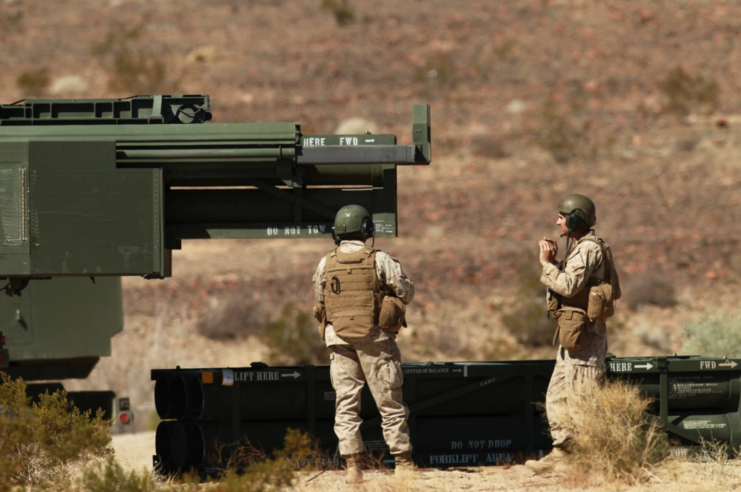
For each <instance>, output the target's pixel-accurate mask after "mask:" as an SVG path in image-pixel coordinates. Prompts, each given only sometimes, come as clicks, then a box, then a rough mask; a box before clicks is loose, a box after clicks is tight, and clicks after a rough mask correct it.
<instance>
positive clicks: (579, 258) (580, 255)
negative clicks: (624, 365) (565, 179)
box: [540, 230, 607, 447]
mask: <svg viewBox="0 0 741 492" xmlns="http://www.w3.org/2000/svg"><path fill="white" fill-rule="evenodd" d="M586 236H591V237H596V236H595V235H594V231H591V230H590V231H589V232H588V233H587V234H586ZM567 257H568V259H567V261H566V266H565V268H564V271H563V272H561V271H559V269H558V267H556V266H555V265H552V264H546V265H545V266H544V267H543V273H542V275H541V277H540V281H541V282H542V283H543V284H545V285H546V286H548V288H549V289H550V290H551V291H553V292H556V293H558V294H561V295H562V296H565V297H573V296H574V295H576V294H577V293H578V292H579V291H580V290H581V289H583V288H585V286H586V284H587V281H588V280H589V279H590V278H593V277H594V278H598V279H603V278H604V277H605V266H604V261H603V257H602V250H601V249H600V247H599V245H598V244H596V243H594V242H593V241H581V242H577V244H576V246H575V247H574V248H573V249H572V251H571V252H570V253H569V254H568V255H567ZM586 331H587V333H586V337H587V339H586V341H585V346H584V349H583V350H581V351H580V352H574V353H571V352H569V351H568V350H566V349H564V348H563V347H561V346H560V345H559V347H558V354H557V355H556V367H555V369H554V370H553V376H551V382H550V384H549V385H548V392H547V393H546V398H545V405H546V413H547V414H548V423H549V424H550V427H551V436H552V437H553V445H554V446H556V447H560V446H563V445H564V443H566V442H568V441H569V439H570V437H571V436H570V435H569V431H568V427H569V425H568V422H564V421H563V419H564V418H565V417H564V416H567V415H568V414H569V412H568V409H569V395H570V394H571V393H572V391H573V390H574V388H576V386H577V385H585V384H597V383H598V382H599V381H600V380H601V379H602V378H603V376H604V367H605V355H606V354H607V326H606V324H605V320H604V319H598V320H594V321H590V320H587V330H586ZM566 418H567V417H566Z"/></svg>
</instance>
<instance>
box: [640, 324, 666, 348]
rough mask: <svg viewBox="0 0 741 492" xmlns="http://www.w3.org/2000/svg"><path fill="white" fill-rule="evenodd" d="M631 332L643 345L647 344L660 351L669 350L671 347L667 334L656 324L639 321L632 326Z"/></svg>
mask: <svg viewBox="0 0 741 492" xmlns="http://www.w3.org/2000/svg"><path fill="white" fill-rule="evenodd" d="M633 334H634V335H635V336H636V337H638V339H639V340H640V341H641V343H643V344H644V345H648V346H649V347H652V348H655V349H656V350H659V351H661V352H669V350H670V349H671V345H670V343H669V335H668V334H667V332H665V331H664V330H662V329H661V328H659V327H658V326H653V325H650V324H645V323H640V324H638V325H636V326H635V327H633Z"/></svg>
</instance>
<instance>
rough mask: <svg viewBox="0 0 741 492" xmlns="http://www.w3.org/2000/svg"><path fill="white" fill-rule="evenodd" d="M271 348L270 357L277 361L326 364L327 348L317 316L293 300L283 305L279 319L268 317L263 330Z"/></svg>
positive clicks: (271, 360)
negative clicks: (298, 305) (298, 306)
mask: <svg viewBox="0 0 741 492" xmlns="http://www.w3.org/2000/svg"><path fill="white" fill-rule="evenodd" d="M263 340H264V342H265V345H266V346H267V347H269V348H270V352H269V353H268V361H269V362H270V363H271V364H275V365H292V364H327V363H328V362H329V356H328V351H327V349H326V347H325V346H324V343H323V342H322V339H321V337H320V336H319V334H318V333H317V330H316V322H315V320H314V317H313V316H312V315H310V314H309V313H307V312H306V311H299V310H297V309H295V308H294V307H293V305H292V304H286V305H285V306H283V311H282V312H281V314H280V316H279V317H278V318H276V319H273V318H271V317H268V320H267V322H266V323H265V331H264V333H263Z"/></svg>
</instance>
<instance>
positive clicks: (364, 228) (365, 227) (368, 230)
mask: <svg viewBox="0 0 741 492" xmlns="http://www.w3.org/2000/svg"><path fill="white" fill-rule="evenodd" d="M375 232H376V226H375V225H374V224H373V219H371V218H370V217H366V218H364V219H363V223H362V224H361V226H360V235H361V236H363V241H365V240H366V239H368V238H369V237H373V234H374V233H375Z"/></svg>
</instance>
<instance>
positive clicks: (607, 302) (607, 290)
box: [587, 282, 615, 320]
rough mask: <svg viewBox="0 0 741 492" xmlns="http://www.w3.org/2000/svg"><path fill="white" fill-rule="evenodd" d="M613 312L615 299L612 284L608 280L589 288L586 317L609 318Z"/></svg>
mask: <svg viewBox="0 0 741 492" xmlns="http://www.w3.org/2000/svg"><path fill="white" fill-rule="evenodd" d="M614 314H615V299H614V297H613V290H612V284H610V283H608V282H604V283H601V284H599V285H595V286H593V287H591V288H590V289H589V302H588V303H587V317H588V318H589V319H591V320H595V319H604V318H610V317H612V315H614Z"/></svg>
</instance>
